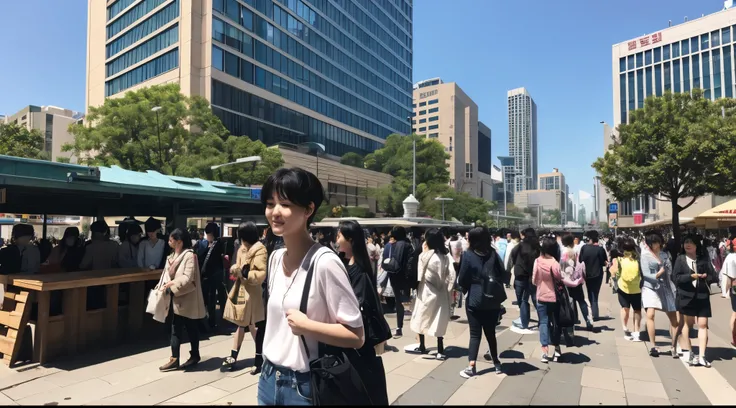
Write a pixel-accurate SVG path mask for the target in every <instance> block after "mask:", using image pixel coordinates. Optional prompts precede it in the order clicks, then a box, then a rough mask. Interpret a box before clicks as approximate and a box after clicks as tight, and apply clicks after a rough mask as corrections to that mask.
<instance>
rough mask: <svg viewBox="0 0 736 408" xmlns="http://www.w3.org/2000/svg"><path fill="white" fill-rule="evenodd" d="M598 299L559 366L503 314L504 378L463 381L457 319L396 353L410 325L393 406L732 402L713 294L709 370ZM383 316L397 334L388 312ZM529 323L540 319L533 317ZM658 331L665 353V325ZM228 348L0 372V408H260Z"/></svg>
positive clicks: (251, 380)
mask: <svg viewBox="0 0 736 408" xmlns="http://www.w3.org/2000/svg"><path fill="white" fill-rule="evenodd" d="M714 290H715V287H714ZM601 291H602V293H601V314H602V315H608V316H611V318H610V319H608V320H604V321H601V322H598V323H597V324H596V326H597V327H599V328H600V330H597V331H596V332H594V333H590V332H587V331H584V330H578V331H576V339H575V341H576V345H577V347H572V348H564V347H563V357H562V359H563V360H562V361H563V362H559V363H549V364H543V363H541V362H540V361H539V357H540V355H541V350H540V345H539V335H538V333H534V334H530V335H521V334H517V333H515V332H513V331H511V330H509V329H508V327H510V326H511V321H512V320H513V319H515V318H516V317H518V314H519V312H518V308H516V307H513V306H507V308H508V313H507V314H506V316H504V319H503V322H502V324H501V326H500V327H499V328H498V332H499V334H498V341H499V352H500V356H501V361H502V362H503V368H504V371H505V374H503V375H496V374H494V373H493V372H492V370H491V368H492V367H491V366H490V365H489V364H486V363H485V362H479V364H478V372H479V375H478V376H476V377H474V378H472V379H469V380H465V379H463V378H461V377H460V376H459V375H458V373H459V372H460V371H461V370H462V369H463V368H464V367H465V366H466V364H467V347H468V335H469V334H468V328H467V323H466V322H465V319H464V316H461V318H460V319H458V320H457V321H454V322H452V323H451V324H450V328H449V332H448V334H447V336H446V340H445V344H446V347H447V352H446V353H447V354H448V357H449V358H448V359H447V360H446V361H444V362H442V361H437V360H435V359H433V358H432V356H417V355H411V354H407V353H404V352H403V348H404V347H405V346H406V345H408V344H411V343H414V342H415V340H414V336H413V335H412V334H409V324H408V322H409V316H407V318H406V324H405V332H406V333H407V334H405V335H404V337H403V338H401V339H398V340H391V341H390V342H389V345H390V349H391V350H395V351H387V352H386V354H384V356H383V358H384V364H385V367H386V372H387V374H386V377H387V383H388V392H389V399H390V401H391V402H392V404H393V405H460V404H472V405H509V404H510V405H539V404H556V405H624V404H628V405H639V404H647V405H649V404H651V405H685V404H688V405H689V404H693V405H709V404H719V405H720V404H732V403H733V402H734V401H736V390H735V388H736V364H734V362H733V361H732V360H733V359H734V357H735V356H736V350H734V349H733V348H732V347H731V346H730V345H729V340H728V339H729V331H730V329H729V325H728V317H729V315H730V312H731V311H730V305H729V303H728V300H727V299H722V298H721V297H720V295H718V294H716V295H713V296H712V297H711V302H713V312H714V318H713V319H712V320H711V323H710V327H711V331H710V341H709V352H708V355H709V358H710V359H711V360H712V362H713V367H712V368H710V369H707V368H702V367H696V368H690V367H687V366H686V365H685V364H684V363H683V362H682V361H681V360H679V359H673V358H671V357H670V356H669V355H662V356H660V357H658V358H652V357H650V356H649V355H648V353H647V345H646V343H644V342H639V343H634V342H630V341H627V340H625V339H624V338H623V333H622V329H621V324H620V322H619V319H618V315H619V308H618V304H617V303H616V301H615V297H614V296H613V295H611V293H610V289H609V288H608V287H607V286H604V287H603V288H602V289H601ZM509 296H510V298H512V297H513V295H512V294H511V293H509ZM507 303H508V304H510V300H509V301H507ZM532 310H533V309H532ZM458 313H459V314H463V313H462V311H460V310H458ZM386 317H387V319H388V321H389V323H390V324H391V325H392V326H394V325H395V323H396V322H395V315H387V316H386ZM532 317H533V318H535V317H536V316H535V315H534V312H533V316H532ZM657 324H658V327H659V328H660V330H658V331H657V332H658V336H659V335H661V336H662V337H660V338H659V339H660V341H661V342H662V343H660V347H661V348H663V347H664V345H665V343H666V338H665V337H664V336H665V335H666V331H665V329H666V328H667V322H666V320H665V318H664V316H660V320H658V321H657ZM645 336H646V335H645V334H643V335H642V337H643V338H645ZM231 341H232V340H231V337H230V336H225V335H222V336H215V337H212V338H210V339H208V340H205V341H203V342H202V344H201V353H202V363H201V364H200V365H199V366H198V367H197V368H196V369H195V370H193V371H191V372H181V371H179V372H171V373H161V372H159V371H158V367H159V366H160V365H162V364H163V363H164V362H166V359H167V358H168V357H169V354H170V353H169V349H168V347H167V346H166V339H162V342H161V343H159V344H156V345H150V344H147V345H138V346H135V347H133V346H129V347H118V348H114V349H111V350H107V351H106V352H105V353H101V352H100V353H94V354H89V355H86V356H84V357H82V358H77V359H74V360H70V361H60V362H56V363H51V364H49V365H48V366H47V367H39V366H26V367H21V368H19V369H14V370H10V369H8V368H7V367H4V366H3V367H2V369H1V370H0V390H2V393H1V394H0V404H2V405H14V404H17V405H44V404H45V405H81V404H102V405H123V404H126V405H127V404H130V405H253V404H256V394H257V388H258V387H257V382H258V377H257V376H252V375H250V373H249V371H250V370H249V368H248V367H247V366H248V365H249V364H250V362H252V359H251V358H250V357H251V356H252V355H253V352H254V343H253V341H252V339H251V338H250V336H249V335H248V336H246V341H245V343H244V344H243V349H242V351H241V357H243V358H246V357H248V358H247V359H245V360H244V361H241V362H240V367H241V368H240V369H239V370H238V371H235V372H221V371H220V365H221V362H222V358H223V357H224V356H226V355H228V354H229V351H230V348H231V345H232V342H231ZM427 341H428V344H427V345H428V346H430V347H431V346H435V345H436V344H435V343H434V339H433V338H428V339H427ZM485 348H486V347H485V346H483V347H482V348H481V353H483V352H484V351H485ZM398 350H401V351H398ZM187 353H188V344H187V345H184V346H182V355H183V356H187Z"/></svg>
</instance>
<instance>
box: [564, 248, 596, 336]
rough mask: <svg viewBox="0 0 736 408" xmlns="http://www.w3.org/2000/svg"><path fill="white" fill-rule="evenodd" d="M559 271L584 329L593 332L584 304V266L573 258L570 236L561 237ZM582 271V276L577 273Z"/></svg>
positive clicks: (573, 249) (575, 257) (585, 304)
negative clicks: (580, 317)
mask: <svg viewBox="0 0 736 408" xmlns="http://www.w3.org/2000/svg"><path fill="white" fill-rule="evenodd" d="M560 269H561V273H562V278H563V279H562V281H563V283H564V284H565V286H566V287H567V292H568V293H569V294H570V298H572V300H573V301H574V302H575V304H577V306H578V307H580V314H581V315H582V316H583V319H581V320H585V327H586V328H587V329H588V330H589V331H592V330H593V320H592V319H591V317H590V314H588V304H587V303H586V302H585V290H584V289H583V284H584V283H585V266H584V265H580V261H578V259H577V256H575V244H574V239H573V236H572V234H567V235H564V236H563V237H562V255H561V256H560ZM581 269H582V274H579V273H578V271H580V270H581Z"/></svg>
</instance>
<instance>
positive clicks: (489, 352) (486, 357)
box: [483, 350, 493, 361]
mask: <svg viewBox="0 0 736 408" xmlns="http://www.w3.org/2000/svg"><path fill="white" fill-rule="evenodd" d="M483 360H486V361H491V360H493V357H491V350H488V351H486V352H485V354H483Z"/></svg>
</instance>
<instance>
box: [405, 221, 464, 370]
mask: <svg viewBox="0 0 736 408" xmlns="http://www.w3.org/2000/svg"><path fill="white" fill-rule="evenodd" d="M424 239H425V241H424V247H425V251H424V252H422V254H421V255H420V256H419V265H418V268H417V276H418V277H417V279H418V281H419V285H418V286H417V297H416V302H415V304H414V311H413V313H412V315H411V330H412V331H413V332H414V333H417V334H418V335H419V346H418V347H416V348H415V349H412V350H407V351H408V352H413V353H420V354H426V353H427V348H426V346H425V344H424V336H425V335H429V336H433V337H437V356H436V358H437V359H438V360H444V359H445V358H446V356H445V353H444V344H443V342H442V340H443V337H444V335H445V333H446V332H447V325H448V324H449V323H450V317H451V316H450V315H451V313H450V304H451V303H452V289H453V287H454V284H455V267H454V266H453V265H452V263H453V258H452V256H451V255H450V254H449V252H448V250H447V247H446V246H445V243H444V237H443V236H442V233H441V232H440V230H438V229H437V228H432V229H430V230H428V231H427V233H426V234H425V235H424Z"/></svg>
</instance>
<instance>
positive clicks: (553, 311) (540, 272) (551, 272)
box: [532, 237, 562, 363]
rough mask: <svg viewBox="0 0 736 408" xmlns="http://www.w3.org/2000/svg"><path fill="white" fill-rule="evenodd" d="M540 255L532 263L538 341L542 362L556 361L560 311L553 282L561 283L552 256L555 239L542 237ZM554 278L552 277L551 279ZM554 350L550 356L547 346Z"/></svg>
mask: <svg viewBox="0 0 736 408" xmlns="http://www.w3.org/2000/svg"><path fill="white" fill-rule="evenodd" d="M541 244H542V245H541V255H540V256H539V258H537V260H536V261H534V269H533V272H532V283H533V284H534V285H535V286H536V287H537V314H538V315H539V341H540V342H541V343H542V362H543V363H546V362H548V361H549V360H550V359H552V361H557V360H558V359H559V358H560V356H561V349H560V335H561V333H562V329H561V328H560V325H559V324H558V322H559V316H560V310H559V307H558V305H557V296H556V295H555V287H554V285H555V282H556V281H557V282H561V281H562V274H561V273H560V264H559V263H558V262H557V260H555V258H554V254H556V253H557V251H558V250H559V247H558V245H557V240H556V239H555V238H550V237H544V238H543V239H542V243H541ZM553 276H554V277H553ZM550 344H551V345H553V346H554V348H555V350H554V352H553V354H552V355H550V352H549V347H548V346H549V345H550Z"/></svg>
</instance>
